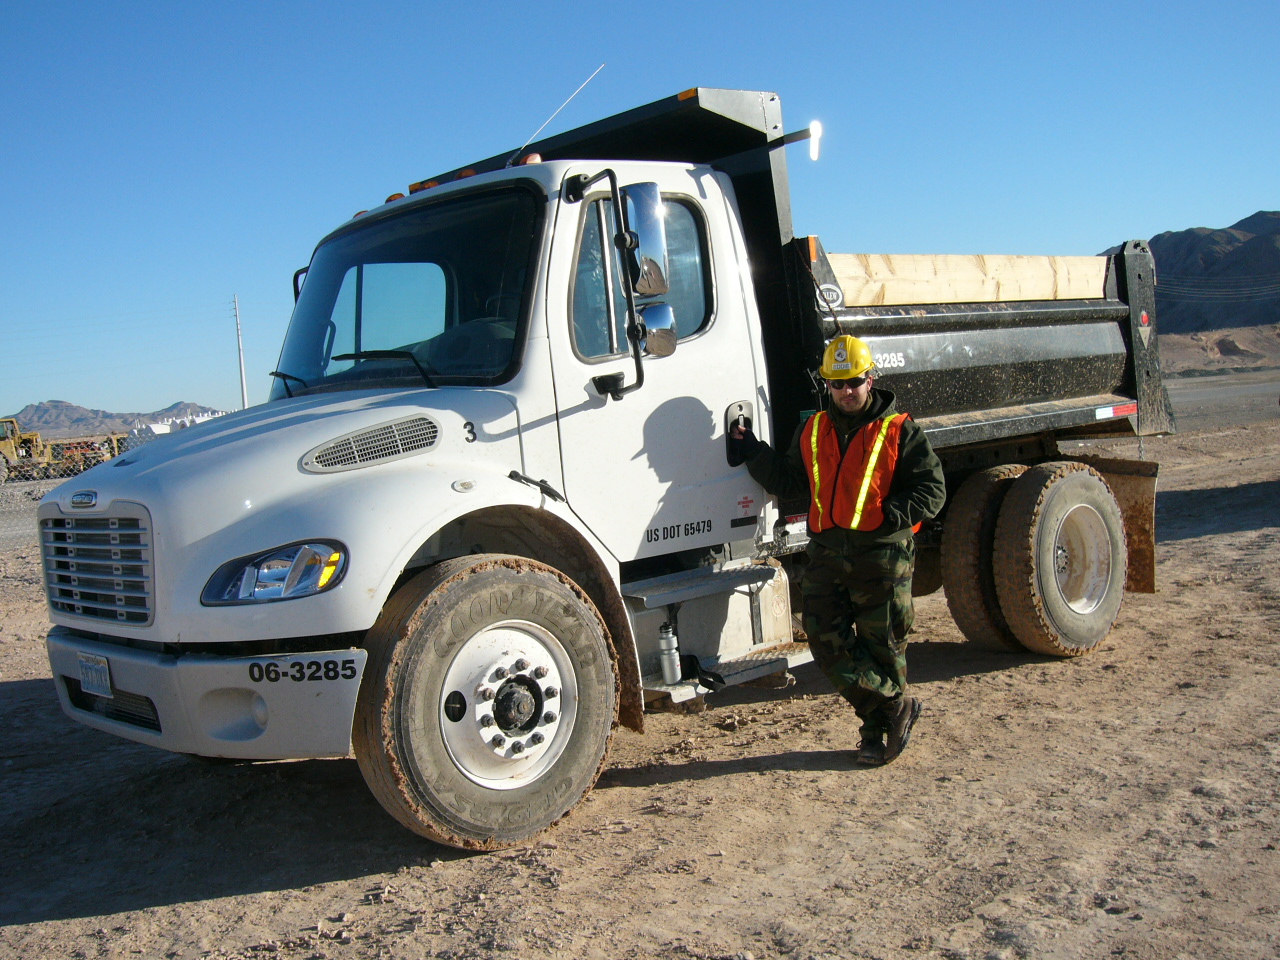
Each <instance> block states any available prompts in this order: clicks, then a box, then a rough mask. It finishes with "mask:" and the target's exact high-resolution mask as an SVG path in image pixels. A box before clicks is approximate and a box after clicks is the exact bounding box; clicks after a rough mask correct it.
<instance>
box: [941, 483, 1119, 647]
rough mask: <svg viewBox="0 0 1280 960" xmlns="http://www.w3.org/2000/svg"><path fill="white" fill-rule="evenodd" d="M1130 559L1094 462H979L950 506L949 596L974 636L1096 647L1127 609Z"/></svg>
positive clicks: (946, 545)
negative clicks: (1124, 603) (989, 465)
mask: <svg viewBox="0 0 1280 960" xmlns="http://www.w3.org/2000/svg"><path fill="white" fill-rule="evenodd" d="M1126 563H1127V552H1126V545H1125V537H1124V520H1123V517H1122V515H1121V512H1120V508H1119V506H1118V505H1117V504H1116V500H1115V497H1114V496H1113V495H1112V493H1111V490H1110V488H1109V487H1108V486H1107V484H1106V481H1105V480H1104V479H1103V478H1102V476H1101V474H1099V473H1098V472H1097V471H1095V470H1094V469H1092V468H1091V467H1089V466H1088V465H1087V464H1083V463H1077V462H1072V461H1061V462H1057V463H1044V464H1040V465H1038V466H1034V467H1030V468H1028V467H1024V466H1022V465H1020V464H1008V465H1005V466H1000V467H992V468H990V469H987V470H981V471H979V472H977V473H975V474H973V475H971V476H970V477H969V478H968V479H966V480H965V482H964V483H963V484H961V486H960V489H959V490H958V491H956V495H955V496H954V497H953V498H952V500H951V503H950V505H949V506H948V508H947V518H946V522H945V524H944V527H943V540H942V570H943V581H944V583H945V586H946V592H947V605H948V607H949V608H950V610H951V615H952V617H953V618H954V619H955V621H956V624H957V625H958V626H959V627H960V630H961V632H962V633H964V635H965V637H966V638H967V639H968V640H969V641H970V642H972V643H974V644H976V645H980V646H985V647H987V648H990V649H996V650H1011V649H1012V650H1018V649H1027V650H1031V651H1033V652H1035V653H1044V654H1048V655H1050V656H1058V657H1078V656H1080V655H1082V654H1085V653H1088V652H1089V651H1091V650H1093V649H1095V648H1096V647H1097V645H1098V644H1099V643H1100V642H1101V641H1102V639H1103V638H1104V637H1105V636H1106V635H1107V633H1108V632H1109V631H1110V630H1111V625H1112V624H1113V623H1114V622H1115V618H1116V616H1117V614H1118V613H1119V611H1120V604H1121V602H1122V600H1123V599H1124V583H1125V574H1126Z"/></svg>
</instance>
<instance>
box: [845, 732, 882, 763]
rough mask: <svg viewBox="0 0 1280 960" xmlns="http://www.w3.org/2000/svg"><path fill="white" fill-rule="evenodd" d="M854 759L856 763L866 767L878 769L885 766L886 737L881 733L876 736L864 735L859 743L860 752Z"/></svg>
mask: <svg viewBox="0 0 1280 960" xmlns="http://www.w3.org/2000/svg"><path fill="white" fill-rule="evenodd" d="M853 759H854V762H855V763H860V764H861V765H862V766H864V767H878V766H880V765H881V764H883V763H884V737H883V736H882V735H881V734H879V733H877V734H874V735H866V734H864V735H863V737H862V740H861V741H860V742H859V743H858V752H857V754H856V755H855V756H854V758H853Z"/></svg>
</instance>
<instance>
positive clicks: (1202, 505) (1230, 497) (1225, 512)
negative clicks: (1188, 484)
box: [1156, 480, 1280, 543]
mask: <svg viewBox="0 0 1280 960" xmlns="http://www.w3.org/2000/svg"><path fill="white" fill-rule="evenodd" d="M1277 503H1280V480H1260V481H1258V482H1256V483H1242V484H1240V485H1239V486H1235V487H1213V488H1210V489H1207V490H1163V491H1161V492H1159V493H1157V494H1156V540H1157V541H1158V542H1160V543H1172V542H1177V541H1179V540H1191V539H1194V538H1195V537H1204V536H1209V535H1211V534H1218V533H1239V532H1241V531H1244V530H1258V529H1260V528H1263V527H1274V526H1276V525H1277V524H1278V523H1280V519H1278V518H1280V507H1277Z"/></svg>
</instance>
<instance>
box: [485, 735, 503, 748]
mask: <svg viewBox="0 0 1280 960" xmlns="http://www.w3.org/2000/svg"><path fill="white" fill-rule="evenodd" d="M489 745H490V746H493V747H505V746H506V745H507V738H506V737H504V736H503V735H502V734H500V733H499V734H498V735H497V736H495V737H494V738H493V739H492V740H490V741H489Z"/></svg>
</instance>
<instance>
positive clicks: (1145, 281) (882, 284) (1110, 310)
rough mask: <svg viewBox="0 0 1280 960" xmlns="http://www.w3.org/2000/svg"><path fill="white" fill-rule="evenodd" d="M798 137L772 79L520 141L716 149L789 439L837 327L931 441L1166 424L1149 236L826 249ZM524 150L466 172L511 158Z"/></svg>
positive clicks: (686, 158) (814, 398)
mask: <svg viewBox="0 0 1280 960" xmlns="http://www.w3.org/2000/svg"><path fill="white" fill-rule="evenodd" d="M788 139H792V138H788V137H787V136H786V131H785V130H784V128H783V121H782V106H781V103H780V101H779V99H778V96H777V94H774V93H768V92H763V91H754V90H719V89H713V88H708V87H695V88H693V89H690V90H686V91H684V92H682V93H680V94H678V95H676V96H673V97H668V98H666V99H665V100H658V101H655V102H654V103H650V104H647V105H645V106H643V107H637V108H635V109H633V110H628V111H626V112H624V113H620V114H617V115H615V116H612V117H607V118H605V119H603V120H599V121H596V122H595V123H591V124H588V125H586V126H583V127H579V128H577V129H574V130H569V131H567V132H565V133H561V134H556V135H555V136H552V137H548V138H546V139H545V140H540V141H538V142H536V143H531V144H529V145H528V146H527V147H526V148H524V150H525V152H536V153H538V154H540V155H541V156H542V157H543V159H546V160H555V159H579V160H591V159H596V160H601V161H605V162H607V161H609V160H672V161H681V162H685V163H704V164H708V165H710V166H711V167H713V168H715V169H716V170H719V171H721V172H723V173H724V174H726V175H727V176H728V177H729V179H730V180H731V181H732V183H733V188H734V192H735V194H736V198H737V204H738V214H739V217H740V221H741V224H742V229H743V235H744V238H745V241H746V246H747V253H748V256H749V257H750V259H751V277H752V281H753V284H754V290H755V296H756V301H757V306H758V308H759V312H760V317H761V327H762V330H761V333H762V337H763V340H764V345H765V355H766V361H767V365H768V376H769V386H770V395H771V398H772V405H771V411H772V417H773V427H774V436H775V437H778V438H781V439H784V440H785V439H787V438H789V437H790V436H791V432H792V430H793V429H794V427H795V425H796V424H797V423H798V422H800V418H801V416H802V415H803V414H804V412H805V411H806V410H808V409H811V408H812V407H813V406H814V405H815V403H817V402H819V401H820V395H819V394H818V392H817V391H816V390H815V384H814V380H813V373H814V371H815V369H816V364H817V359H818V357H819V355H820V354H821V350H822V345H823V342H824V341H825V340H826V339H829V338H830V337H832V336H835V335H836V334H838V333H852V334H855V335H856V336H859V337H861V338H863V339H865V340H867V341H868V342H869V343H870V344H871V345H872V349H873V353H875V354H879V355H880V356H881V357H882V358H887V362H884V363H881V364H880V371H879V372H880V375H881V378H882V379H881V381H880V382H881V384H882V385H883V386H885V387H888V388H889V389H892V390H894V391H895V392H896V393H897V394H898V397H899V405H900V408H901V409H905V410H908V411H910V412H911V413H912V415H913V416H914V417H915V418H916V419H917V420H918V421H920V422H921V423H923V424H924V426H925V428H926V430H927V431H928V432H929V435H930V438H931V440H932V441H933V443H934V445H935V446H937V447H957V446H962V445H966V444H972V443H982V442H989V441H997V440H1002V439H1006V438H1010V437H1021V436H1028V435H1038V434H1044V433H1055V434H1057V435H1059V436H1061V435H1063V434H1064V432H1065V433H1069V434H1089V435H1098V434H1099V433H1108V432H1109V433H1113V434H1114V433H1116V432H1121V433H1129V434H1131V433H1133V432H1135V431H1136V432H1138V433H1139V434H1153V433H1163V432H1168V431H1170V430H1172V427H1173V421H1172V415H1171V412H1170V408H1169V403H1168V397H1167V395H1166V394H1165V392H1164V388H1163V385H1162V384H1161V381H1160V363H1159V353H1158V347H1157V343H1156V338H1155V334H1154V331H1155V297H1154V283H1155V276H1154V274H1155V264H1154V262H1153V261H1152V259H1151V254H1150V251H1148V250H1147V248H1146V246H1145V244H1143V243H1141V242H1139V241H1134V242H1131V243H1128V244H1126V245H1125V246H1124V248H1123V250H1122V252H1121V253H1119V254H1117V255H1115V256H1113V257H1016V256H1004V257H992V256H970V257H896V256H883V255H850V256H843V257H842V256H839V255H835V256H832V257H828V256H827V255H826V254H825V253H824V252H823V251H822V246H821V244H820V243H819V242H818V241H817V239H816V238H813V237H800V238H796V237H795V236H794V233H793V229H792V221H791V199H790V193H789V187H788V181H787V165H786V150H785V145H786V141H787V140H788ZM518 152H520V151H517V150H514V149H513V150H512V151H507V152H504V153H501V154H498V155H496V156H493V157H490V158H489V159H487V160H483V161H480V162H479V163H473V164H470V165H469V166H468V168H467V169H469V170H471V171H475V172H480V173H483V172H485V171H488V170H496V169H501V168H502V167H503V166H506V165H508V164H509V163H510V162H511V161H512V160H514V159H515V158H516V154H517V153H518ZM464 172H466V171H464V170H455V171H449V172H446V173H443V174H439V175H438V176H437V177H436V178H435V179H438V180H441V181H443V180H447V179H452V178H453V177H455V176H457V175H459V174H461V173H464ZM854 212H855V211H852V210H850V211H847V212H846V214H847V215H852V214H853V213H854ZM1117 417H1118V418H1119V419H1117Z"/></svg>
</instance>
